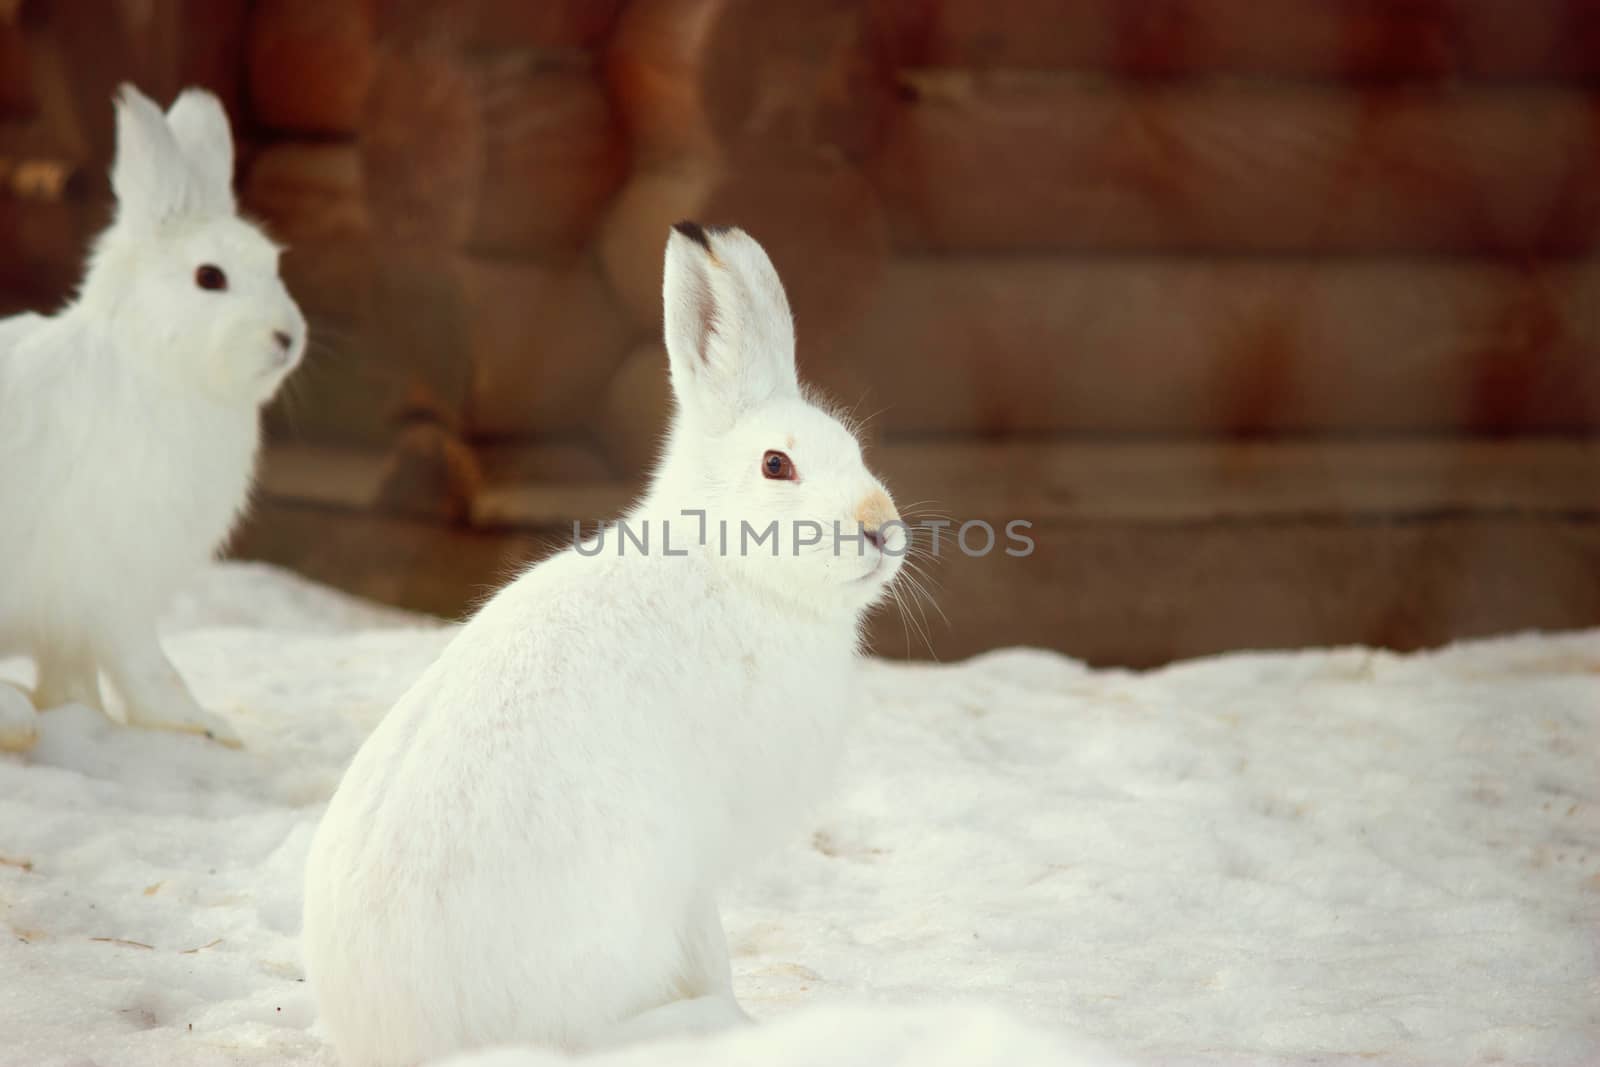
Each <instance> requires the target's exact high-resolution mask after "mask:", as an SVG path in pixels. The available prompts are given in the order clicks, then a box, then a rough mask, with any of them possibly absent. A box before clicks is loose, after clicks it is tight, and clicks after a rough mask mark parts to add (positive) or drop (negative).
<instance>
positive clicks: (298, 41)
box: [0, 0, 1600, 666]
mask: <svg viewBox="0 0 1600 1067" xmlns="http://www.w3.org/2000/svg"><path fill="white" fill-rule="evenodd" d="M124 79H128V80H132V81H134V82H136V83H137V84H139V85H140V86H141V87H142V88H144V89H145V90H146V91H147V92H149V93H150V94H151V95H153V96H155V97H156V98H157V99H158V100H160V101H161V102H162V103H166V102H168V101H170V100H171V98H172V97H173V95H174V94H175V93H176V92H177V90H178V89H179V88H180V87H181V86H183V85H187V84H200V85H205V86H208V87H209V88H211V89H213V90H215V91H216V92H217V93H218V94H220V95H221V97H222V98H223V100H224V102H225V103H226V105H227V106H228V109H229V112H230V114H231V115H232V117H233V121H234V127H235V132H236V135H237V137H238V138H239V140H240V142H241V148H240V166H239V171H238V184H239V189H240V191H241V194H242V201H243V203H244V205H245V207H246V209H247V210H248V211H249V212H251V213H253V214H254V215H256V216H257V217H259V218H261V219H263V220H264V221H265V222H266V224H267V226H268V227H269V229H270V231H271V232H272V233H273V234H274V236H276V237H277V238H278V239H280V240H282V241H284V242H286V243H288V244H289V245H290V246H291V251H290V252H289V254H288V255H287V256H286V257H285V259H284V271H285V274H286V276H287V279H288V282H289V285H290V287H291V289H292V291H293V292H294V293H295V295H296V296H297V298H298V299H299V301H300V303H301V305H302V306H303V307H304V308H305V310H306V312H307V314H308V316H309V317H310V319H311V321H312V336H313V342H312V352H311V355H310V358H309V361H308V364H307V365H306V366H305V367H304V369H302V371H301V372H300V373H299V375H298V376H297V378H296V379H295V380H294V381H293V382H292V383H291V387H290V390H289V394H288V395H286V396H285V397H283V398H281V399H280V401H279V402H278V403H277V404H276V405H275V407H274V408H273V409H272V410H271V411H270V412H269V414H268V417H267V422H268V428H269V445H268V448H267V451H266V454H265V460H264V467H263V478H262V486H261V490H260V493H259V495H258V500H257V506H256V508H255V510H254V512H253V514H252V516H251V518H250V520H249V521H248V523H247V524H246V525H245V526H244V528H243V529H242V530H241V531H240V533H239V535H238V536H237V537H236V539H235V543H234V554H235V555H237V556H241V557H244V558H249V559H261V560H269V561H272V562H275V563H280V564H285V565H288V566H290V567H293V568H296V569H297V570H299V571H301V572H303V573H305V574H307V575H309V576H311V577H313V578H316V579H319V580H322V581H325V582H328V583H331V584H333V585H336V586H339V587H342V588H345V589H348V590H351V591H354V592H356V593H360V594H363V595H366V596H371V597H375V598H377V599H380V600H384V601H388V602H391V603H395V604H400V605H404V606H407V607H411V608H418V609H423V610H427V611H432V612H437V613H441V614H445V615H457V614H460V613H462V612H464V611H466V610H469V608H470V606H471V604H472V603H473V602H474V600H475V599H476V598H477V597H479V596H481V595H482V594H483V593H484V592H485V591H486V589H487V588H489V587H492V586H493V585H494V584H495V583H497V582H498V581H499V580H500V578H501V577H502V576H504V575H505V574H506V573H507V572H508V570H509V568H510V567H512V566H513V565H515V563H516V562H517V561H518V560H521V559H525V558H527V557H528V556H530V555H531V554H533V553H536V552H539V551H542V550H544V548H545V547H546V546H552V545H560V544H564V543H566V542H567V541H568V540H569V539H570V536H571V523H572V521H573V520H583V521H586V522H589V521H594V520H597V519H603V518H607V517H611V516H614V515H615V514H616V513H618V512H619V511H620V510H621V509H622V507H623V506H624V505H625V504H626V503H627V501H628V500H629V499H630V498H631V497H632V495H633V494H634V493H635V492H636V491H637V490H638V488H639V486H640V484H641V481H642V480H643V479H644V477H645V476H646V474H647V473H648V471H649V468H650V465H651V460H652V456H653V452H654V448H655V441H656V438H657V435H658V433H659V432H660V430H661V428H662V426H663V424H664V419H665V417H666V411H667V389H666V377H665V354H664V352H663V350H662V348H661V345H660V337H659V318H660V309H659V286H660V270H661V253H662V247H663V244H664V241H665V237H666V232H667V227H668V225H669V224H670V223H672V222H673V221H675V220H677V219H680V218H685V217H688V218H694V219H698V220H700V221H702V222H706V223H736V224H738V225H740V226H743V227H744V228H746V229H747V230H749V231H750V232H751V233H752V234H753V235H754V236H755V237H756V238H757V239H758V240H760V241H761V242H763V243H764V244H765V246H766V247H767V249H768V250H769V252H770V253H771V255H772V258H773V260H774V261H775V263H776V265H777V267H778V269H779V271H780V273H781V274H782V276H783V278H784V280H785V283H786V285H787V286H788V289H789V294H790V299H791V302H792V304H793V307H794V311H795V315H796V321H797V330H798V336H799V355H800V362H801V373H802V377H804V378H806V379H809V380H810V381H812V382H814V383H816V384H818V385H820V386H822V387H823V388H824V389H825V390H826V391H827V392H828V393H830V394H831V395H832V396H833V398H834V399H836V400H837V401H839V402H840V403H841V404H842V405H843V406H845V407H847V408H853V409H854V410H855V411H856V413H857V414H858V415H860V416H871V418H870V421H869V423H868V426H869V436H870V438H871V441H870V446H871V455H870V457H869V458H870V461H871V462H872V463H873V464H874V465H875V466H876V467H877V468H878V469H879V471H880V472H881V473H882V474H883V475H884V477H885V479H886V480H887V482H888V484H889V485H890V486H891V488H892V489H893V490H894V492H895V494H896V497H897V498H898V499H899V500H900V501H901V502H902V503H910V502H918V501H927V502H931V504H930V505H929V506H932V507H935V508H936V509H937V510H939V511H941V512H942V513H944V514H946V515H948V516H950V517H951V518H953V519H955V520H956V521H957V522H960V521H965V520H973V519H982V520H987V521H989V522H991V523H994V524H995V525H996V527H1000V526H1002V525H1003V524H1004V523H1005V522H1007V521H1009V520H1012V519H1025V520H1029V521H1031V522H1032V523H1033V529H1032V531H1031V534H1032V536H1033V538H1034V539H1035V541H1036V544H1037V549H1036V551H1035V552H1034V554H1033V555H1032V556H1030V557H1028V558H1026V559H1017V558H1012V557H1009V556H1006V555H1005V554H1003V553H1001V552H998V551H997V552H995V553H993V554H991V555H989V556H987V557H985V558H982V559H971V558H967V557H966V556H963V555H962V554H961V553H959V552H958V551H950V550H949V548H948V546H947V547H946V551H945V553H944V558H943V560H942V562H941V563H940V564H939V565H938V567H937V568H936V570H935V575H934V576H935V578H936V579H937V581H938V582H939V583H940V587H941V588H939V589H938V590H937V592H936V596H937V599H938V602H939V604H940V606H941V607H942V609H943V612H944V614H945V615H946V616H948V621H946V620H945V619H941V618H940V617H939V615H938V614H937V613H936V612H933V611H931V610H930V611H928V613H927V616H926V619H925V620H924V619H923V618H921V617H914V618H913V619H912V620H910V621H906V620H903V619H902V618H901V617H900V616H899V615H898V614H897V613H895V612H893V611H890V612H888V613H886V614H884V615H883V616H882V617H880V618H879V619H877V620H876V622H875V624H874V634H873V636H874V644H875V647H876V648H877V650H878V651H880V652H882V653H884V654H887V655H892V656H906V655H909V656H916V657H927V656H931V655H936V656H938V657H939V658H943V659H953V658H956V657H960V656H964V655H969V654H972V653H974V652H977V651H980V650H982V649H986V648H992V647H996V646H1000V645H1009V644H1030V645H1040V646H1047V647H1052V648H1057V649H1061V650H1064V651H1066V652H1068V653H1070V654H1073V655H1076V656H1080V657H1084V658H1087V659H1089V660H1091V661H1093V662H1096V663H1107V664H1126V665H1133V666H1144V665H1150V664H1156V663H1161V662H1164V661H1167V660H1169V659H1172V658H1175V657H1180V656H1190V655H1196V654H1201V653H1207V652H1214V651H1219V650H1223V649H1230V648H1241V647H1289V646H1302V645H1309V644H1343V643H1355V642H1361V643H1368V644H1375V645H1383V646H1389V647H1393V648H1402V649H1406V648H1414V647H1418V646H1422V645H1431V644H1435V643H1440V642H1444V641H1447V640H1450V639H1452V638H1457V637H1463V636H1470V635H1479V634H1488V633H1496V632H1503V631H1510V630H1518V629H1525V628H1532V627H1541V628H1554V627H1576V626H1592V625H1597V624H1600V580H1597V579H1600V447H1597V438H1596V436H1595V434H1596V431H1597V429H1600V264H1597V263H1596V262H1595V260H1594V259H1593V258H1591V252H1592V250H1593V248H1594V247H1595V245H1596V242H1597V239H1600V95H1597V90H1600V82H1597V79H1600V3H1594V2H1590V0H1268V2H1262V0H856V2H844V0H807V2H792V0H526V2H518V0H463V2H459V3H448V2H433V3H428V2H405V0H395V2H383V0H0V314H9V313H11V312H14V311H18V310H22V309H25V308H34V309H48V308H52V307H55V306H58V305H59V304H60V303H61V302H62V301H63V300H64V299H66V298H67V297H68V295H69V293H70V291H71V289H72V287H73V285H74V283H75V282H76V280H77V278H78V275H79V270H80V264H81V263H82V261H83V256H84V250H85V247H86V244H87V242H88V240H89V239H90V237H91V236H92V235H93V233H94V232H95V231H96V230H97V229H98V228H99V227H100V226H102V225H103V224H104V222H105V221H106V219H107V217H108V195H109V194H108V188H107V183H106V179H105V168H106V166H107V164H108V162H109V159H110V154H111V148H112V143H111V139H112V113H111V104H110V101H111V96H112V93H113V90H114V88H115V86H116V84H117V83H118V82H119V81H122V80H124ZM12 461H14V458H12V457H0V462H12ZM913 615H914V616H915V613H913ZM924 625H925V627H926V637H925V638H924V636H922V635H921V634H919V633H918V632H917V631H918V630H919V629H920V628H922V627H923V626H924Z"/></svg>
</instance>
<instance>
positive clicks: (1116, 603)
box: [868, 516, 1600, 667]
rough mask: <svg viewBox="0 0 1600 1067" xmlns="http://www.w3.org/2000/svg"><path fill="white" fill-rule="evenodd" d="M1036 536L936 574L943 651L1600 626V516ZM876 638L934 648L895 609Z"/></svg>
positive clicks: (1190, 647)
mask: <svg viewBox="0 0 1600 1067" xmlns="http://www.w3.org/2000/svg"><path fill="white" fill-rule="evenodd" d="M1032 536H1033V537H1034V538H1035V541H1036V546H1035V550H1034V553H1033V554H1032V555H1031V556H1029V557H1027V558H1022V559H1017V558H1012V557H1009V556H1006V555H1004V554H1002V553H995V554H991V555H989V556H985V557H983V558H981V559H970V558H968V557H965V556H960V555H957V556H947V557H946V558H945V559H944V560H943V561H942V562H941V563H940V564H939V565H938V566H936V567H934V568H933V569H932V571H931V573H932V574H933V576H934V577H935V578H936V579H937V580H938V581H939V582H940V585H941V591H940V592H939V593H938V594H937V597H938V603H939V605H940V606H941V608H942V609H943V611H944V613H945V615H947V616H948V617H949V620H950V624H949V625H948V626H946V625H945V624H944V622H943V621H942V620H941V619H940V618H939V616H938V615H937V614H935V613H933V612H931V611H930V612H928V615H929V617H930V623H929V626H928V632H929V635H930V638H931V640H930V642H929V644H931V647H932V650H933V654H936V655H937V656H938V657H939V658H941V659H944V660H947V661H948V660H956V659H960V658H962V657H965V656H971V655H977V654H979V653H982V652H986V651H988V650H990V649H994V648H1003V647H1006V646H1009V645H1031V646H1036V647H1043V648H1053V649H1058V650H1060V651H1063V652H1066V653H1068V654H1069V655H1072V656H1076V657H1079V658H1082V659H1085V660H1087V661H1089V662H1090V663H1092V664H1095V665H1099V666H1123V667H1154V666H1159V665H1161V664H1164V663H1168V662H1171V661H1172V660H1175V659H1184V658H1188V657H1193V656H1204V655H1212V654H1215V653H1220V652H1228V651H1234V650H1238V649H1292V648H1304V647H1309V646H1329V645H1333V646H1341V645H1369V646H1377V647H1383V648H1392V649H1399V650H1413V649H1418V648H1425V647H1431V646H1435V645H1440V644H1444V643H1447V642H1449V641H1454V640H1461V639H1464V638H1470V637H1485V636H1490V635H1494V634H1503V633H1515V632H1520V631H1524V630H1561V629H1576V628H1586V627H1592V626H1596V625H1600V585H1597V583H1595V581H1594V561H1595V560H1596V559H1597V558H1600V522H1595V521H1594V520H1593V519H1587V520H1580V519H1563V518H1558V517H1545V516H1529V517H1524V516H1464V517H1455V516H1441V517H1437V518H1431V519H1422V520H1416V521H1406V522H1368V521H1338V520H1329V521H1321V522H1311V521H1306V522H1298V521H1297V522H1272V521H1266V522H1260V521H1258V522H1248V523H1240V522H1207V523H1197V524H1170V525H1169V524H1155V525H1151V524H1145V523H1103V524H1101V523H1096V524H1088V525H1078V524H1068V525H1059V526H1045V527H1039V528H1036V529H1035V530H1033V531H1032ZM868 635H869V640H870V643H871V647H872V648H873V649H874V650H876V651H878V652H879V653H882V654H886V655H889V656H895V657H899V656H906V655H909V656H914V657H918V658H925V657H927V656H929V655H930V653H929V645H925V644H924V643H923V642H922V641H921V640H920V639H919V638H918V637H917V636H916V634H915V631H914V630H913V631H912V633H911V634H910V635H909V636H908V635H907V633H906V631H905V630H904V629H902V623H901V620H900V618H899V617H898V615H897V613H896V612H895V611H894V610H893V609H892V608H888V609H885V610H884V611H883V612H880V614H879V615H878V616H877V617H876V618H875V619H874V620H873V621H872V623H871V625H870V626H869V627H868ZM908 650H909V651H908Z"/></svg>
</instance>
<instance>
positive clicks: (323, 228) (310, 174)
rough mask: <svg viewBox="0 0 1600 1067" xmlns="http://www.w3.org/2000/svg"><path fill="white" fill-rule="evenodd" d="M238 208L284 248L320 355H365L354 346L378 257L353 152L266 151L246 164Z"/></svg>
mask: <svg viewBox="0 0 1600 1067" xmlns="http://www.w3.org/2000/svg"><path fill="white" fill-rule="evenodd" d="M240 202H241V204H242V206H243V208H244V210H245V211H247V212H249V213H250V214H252V215H254V216H255V217H257V218H259V219H261V221H262V222H263V223H264V224H265V225H266V228H267V232H268V233H269V234H271V235H272V237H273V238H274V239H275V240H277V241H279V242H282V243H283V244H284V245H286V251H285V254H284V257H283V260H282V272H283V278H284V284H285V285H287V286H288V288H289V291H290V293H292V294H293V295H294V297H295V299H296V300H297V301H298V302H299V304H300V306H301V308H302V310H304V311H305V313H306V316H307V317H308V319H309V320H310V322H311V336H312V338H313V341H314V342H315V344H316V346H317V348H318V350H319V354H332V358H338V357H339V356H340V355H342V354H345V353H347V352H349V351H350V350H351V349H352V348H353V350H354V352H366V351H369V349H368V348H367V346H365V345H362V344H358V343H357V342H358V341H359V335H360V333H361V330H362V329H363V327H364V324H366V323H369V322H371V321H372V310H371V306H372V305H371V301H372V295H373V294H372V279H373V277H374V275H375V272H376V270H377V251H376V249H375V248H374V246H373V234H372V224H371V219H370V217H369V215H368V212H367V201H366V191H365V183H364V181H363V176H362V172H361V158H360V155H359V153H358V152H357V151H356V149H355V147H354V146H353V145H350V144H348V143H303V142H285V143H280V144H274V145H269V146H267V147H265V148H263V149H262V150H261V151H259V152H257V153H255V155H254V156H253V158H252V159H251V160H250V162H249V165H248V166H247V168H246V170H245V173H244V176H243V178H242V180H241V182H240Z"/></svg>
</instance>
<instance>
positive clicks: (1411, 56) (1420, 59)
mask: <svg viewBox="0 0 1600 1067" xmlns="http://www.w3.org/2000/svg"><path fill="white" fill-rule="evenodd" d="M870 6H871V7H872V9H873V18H874V26H875V28H876V30H877V32H878V33H879V34H880V35H881V38H882V39H883V40H884V42H885V45H886V47H887V49H888V50H889V52H890V54H891V55H892V56H893V57H894V59H895V61H896V62H897V63H898V64H900V65H903V66H952V67H987V68H1018V67H1031V68H1040V69H1060V70H1073V71H1085V72H1093V73H1107V74H1124V75H1134V76H1146V77H1148V76H1158V77H1175V76H1195V75H1216V74H1230V75H1263V76H1274V77H1291V78H1390V79H1393V78H1481V79H1492V80H1507V79H1532V80H1538V79H1547V78H1561V77H1590V76H1593V75H1595V74H1597V73H1600V8H1597V7H1596V6H1595V5H1594V4H1592V3H1589V2H1587V0H1523V2H1519V3H1505V2H1504V0H1420V2H1416V0H1405V2H1399V3H1373V2H1371V0H1273V2H1272V3H1259V2H1257V0H1141V2H1139V3H1127V2H1125V0H870Z"/></svg>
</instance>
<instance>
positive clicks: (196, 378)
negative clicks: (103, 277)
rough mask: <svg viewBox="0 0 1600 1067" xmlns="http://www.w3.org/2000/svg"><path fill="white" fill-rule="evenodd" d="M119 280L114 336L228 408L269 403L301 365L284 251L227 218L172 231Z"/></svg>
mask: <svg viewBox="0 0 1600 1067" xmlns="http://www.w3.org/2000/svg"><path fill="white" fill-rule="evenodd" d="M137 255H139V257H140V262H139V263H138V264H136V265H133V264H130V265H129V268H128V269H127V270H123V271H118V272H117V273H118V275H119V276H120V278H121V279H122V285H123V288H124V296H125V298H124V299H123V300H120V301H118V302H117V305H116V307H115V308H114V309H113V310H112V312H111V314H110V319H111V321H112V323H113V325H114V328H115V330H116V332H117V334H118V335H119V336H121V337H123V338H125V339H127V340H129V341H130V342H131V343H132V346H133V347H134V349H135V350H136V351H138V352H141V353H144V354H145V355H146V357H147V358H149V359H151V360H152V361H153V362H155V363H156V364H158V365H157V366H155V367H153V368H152V369H154V370H156V371H158V372H162V373H166V374H169V375H171V376H173V377H174V378H176V379H178V380H181V381H184V382H188V383H192V384H193V385H195V386H196V387H198V388H200V389H202V390H203V391H205V392H206V393H207V394H209V395H210V396H211V397H212V398H213V399H215V400H217V401H219V402H223V403H239V404H262V403H265V402H266V401H267V400H269V399H271V397H272V396H273V394H274V393H275V392H276V391H277V389H278V386H279V385H280V384H281V383H282V382H283V380H284V379H285V378H286V377H287V376H288V375H289V373H290V372H291V371H293V370H294V368H295V367H296V366H297V365H298V364H299V362H300V359H301V357H302V355H303V354H304V352H305V344H306V323H305V318H304V316H302V315H301V313H300V309H299V307H297V306H296V305H295V302H294V301H293V300H292V299H291V298H290V296H289V293H288V290H287V289H285V288H284V285H283V282H282V280H281V279H280V278H279V277H278V256H279V249H278V248H277V247H276V246H275V245H273V244H272V243H271V242H270V241H268V240H267V239H266V237H264V236H263V235H262V234H261V233H260V232H259V231H258V230H256V229H255V228H254V227H252V226H251V225H249V224H248V223H245V222H242V221H240V220H238V219H235V218H230V217H223V218H217V219H209V220H203V221H195V222H182V223H175V224H172V225H171V226H170V227H169V228H168V232H167V233H166V234H165V236H164V239H163V240H162V241H161V242H160V243H158V244H157V245H155V246H154V247H151V248H147V249H143V250H140V251H139V252H138V253H137Z"/></svg>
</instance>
